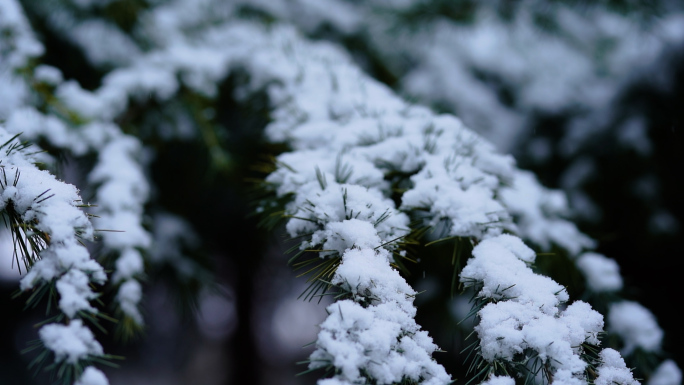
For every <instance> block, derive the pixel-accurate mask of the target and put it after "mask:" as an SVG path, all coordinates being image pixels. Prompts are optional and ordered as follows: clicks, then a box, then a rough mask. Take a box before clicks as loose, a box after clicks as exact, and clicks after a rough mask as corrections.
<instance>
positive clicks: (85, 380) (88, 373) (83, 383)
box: [74, 366, 109, 385]
mask: <svg viewBox="0 0 684 385" xmlns="http://www.w3.org/2000/svg"><path fill="white" fill-rule="evenodd" d="M74 385H109V381H108V380H107V377H105V375H104V373H102V372H101V371H100V370H99V369H96V368H94V367H92V366H88V367H87V368H85V370H84V371H83V374H81V377H80V378H79V379H78V381H76V382H75V383H74Z"/></svg>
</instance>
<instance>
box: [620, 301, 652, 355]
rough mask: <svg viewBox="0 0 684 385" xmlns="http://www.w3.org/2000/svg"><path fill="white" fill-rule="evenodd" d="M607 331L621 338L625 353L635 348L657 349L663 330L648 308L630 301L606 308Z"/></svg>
mask: <svg viewBox="0 0 684 385" xmlns="http://www.w3.org/2000/svg"><path fill="white" fill-rule="evenodd" d="M608 331H609V332H611V333H615V334H617V335H619V336H620V337H621V338H622V341H623V342H624V347H623V348H622V353H623V354H625V355H627V354H630V353H632V352H633V351H634V349H636V348H640V349H643V350H645V351H659V350H660V343H661V342H662V340H663V330H662V329H661V328H660V327H659V326H658V322H657V321H656V319H655V316H653V313H651V312H650V311H649V310H648V309H646V308H645V307H643V306H641V305H640V304H638V303H636V302H632V301H622V302H617V303H613V304H611V305H610V308H609V310H608Z"/></svg>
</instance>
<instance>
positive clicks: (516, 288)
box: [460, 235, 569, 314]
mask: <svg viewBox="0 0 684 385" xmlns="http://www.w3.org/2000/svg"><path fill="white" fill-rule="evenodd" d="M511 237H512V236H510V235H501V236H499V237H496V238H489V239H486V240H484V241H482V242H481V243H480V244H478V245H477V246H476V247H475V248H474V249H473V257H472V258H470V259H469V260H468V262H467V264H466V266H465V267H464V268H463V270H462V271H461V278H460V280H461V282H463V283H464V284H465V285H466V286H477V284H480V285H481V286H482V287H481V288H480V290H479V292H478V293H477V296H478V297H480V298H490V299H494V300H506V299H510V298H513V299H515V301H516V302H519V303H522V304H530V305H531V306H533V307H535V308H537V309H540V310H541V311H542V312H543V313H545V314H555V313H556V311H557V310H558V309H557V307H558V305H559V304H560V303H561V302H565V301H567V300H568V299H569V298H568V294H567V292H566V291H565V288H564V287H563V286H562V285H560V284H558V283H556V282H555V281H553V280H552V279H551V278H548V277H545V276H543V275H539V274H536V273H534V272H533V271H532V269H531V268H530V266H528V263H530V262H531V261H530V253H534V252H533V251H532V250H531V249H529V248H527V246H524V245H523V244H522V241H520V242H513V241H512V239H511ZM518 255H520V256H522V257H523V258H525V259H522V258H521V257H519V256H518Z"/></svg>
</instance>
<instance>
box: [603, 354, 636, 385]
mask: <svg viewBox="0 0 684 385" xmlns="http://www.w3.org/2000/svg"><path fill="white" fill-rule="evenodd" d="M599 358H600V360H601V364H600V365H599V367H598V370H597V372H598V377H597V378H596V379H595V380H594V384H596V385H639V381H637V380H635V379H634V377H633V376H632V371H631V370H629V369H628V368H627V365H626V364H625V360H624V359H623V358H622V357H621V356H620V353H618V352H617V351H615V350H613V349H603V350H602V351H601V353H599Z"/></svg>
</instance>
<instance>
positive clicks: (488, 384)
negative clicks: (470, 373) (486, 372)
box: [481, 376, 515, 385]
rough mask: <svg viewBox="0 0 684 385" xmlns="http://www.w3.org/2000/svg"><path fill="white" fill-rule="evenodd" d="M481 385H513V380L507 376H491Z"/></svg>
mask: <svg viewBox="0 0 684 385" xmlns="http://www.w3.org/2000/svg"><path fill="white" fill-rule="evenodd" d="M481 385H515V380H514V379H513V378H511V377H508V376H491V377H490V378H489V379H487V381H484V382H482V384H481Z"/></svg>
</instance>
